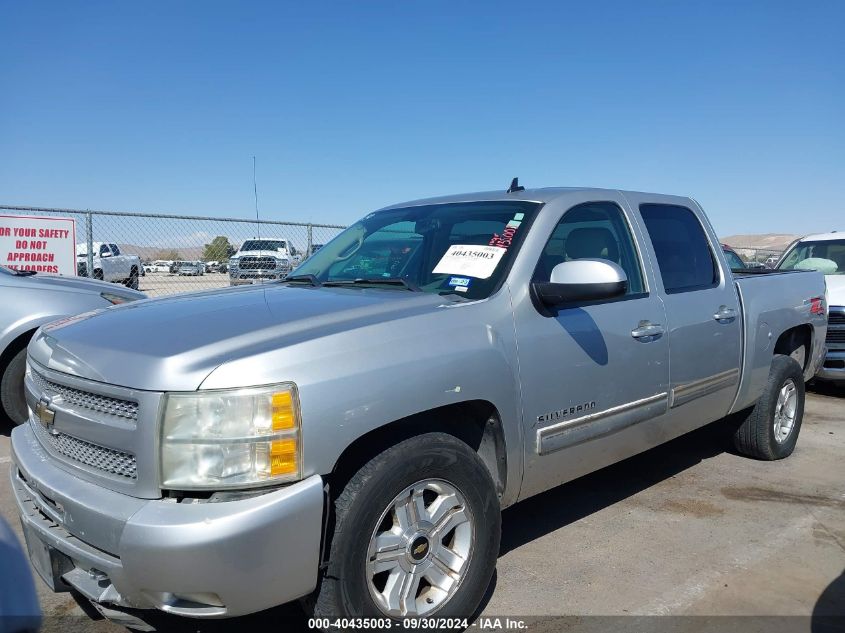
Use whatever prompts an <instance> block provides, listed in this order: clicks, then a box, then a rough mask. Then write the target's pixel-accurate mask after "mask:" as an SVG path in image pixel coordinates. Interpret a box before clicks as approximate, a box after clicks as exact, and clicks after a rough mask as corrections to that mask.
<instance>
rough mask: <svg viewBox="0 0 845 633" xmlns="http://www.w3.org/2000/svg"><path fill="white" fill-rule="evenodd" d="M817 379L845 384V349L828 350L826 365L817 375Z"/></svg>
mask: <svg viewBox="0 0 845 633" xmlns="http://www.w3.org/2000/svg"><path fill="white" fill-rule="evenodd" d="M816 378H821V379H822V380H835V381H837V382H840V381H842V382H845V349H838V350H834V349H829V350H827V354H826V355H825V357H824V363H823V364H822V367H821V369H819V371H818V373H817V374H816Z"/></svg>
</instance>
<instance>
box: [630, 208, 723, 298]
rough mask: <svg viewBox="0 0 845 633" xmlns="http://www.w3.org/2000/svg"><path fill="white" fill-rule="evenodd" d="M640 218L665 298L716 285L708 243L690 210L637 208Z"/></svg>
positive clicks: (715, 269)
mask: <svg viewBox="0 0 845 633" xmlns="http://www.w3.org/2000/svg"><path fill="white" fill-rule="evenodd" d="M640 214H641V215H642V218H643V222H644V223H645V227H646V231H647V232H648V235H649V238H650V239H651V244H652V246H653V247H654V253H655V255H656V256H657V265H658V268H659V269H660V277H661V278H662V279H663V288H664V290H665V291H666V292H667V293H668V294H672V293H678V292H690V291H693V290H703V289H705V288H713V287H715V286H717V285H718V283H719V270H718V268H717V267H716V260H715V258H714V257H713V251H712V250H711V249H710V241H709V240H708V239H707V234H706V233H705V232H704V228H703V227H702V226H701V222H699V221H698V218H697V217H696V216H695V214H694V213H693V212H692V211H691V210H690V209H688V208H686V207H682V206H679V205H671V204H641V205H640Z"/></svg>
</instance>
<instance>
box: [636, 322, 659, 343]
mask: <svg viewBox="0 0 845 633" xmlns="http://www.w3.org/2000/svg"><path fill="white" fill-rule="evenodd" d="M664 332H665V330H664V329H663V326H662V325H660V324H659V323H652V322H651V321H640V324H639V325H638V326H637V327H636V328H634V329H633V330H631V336H633V337H634V338H636V339H640V338H648V339H654V338H657V337H658V336H662V335H663V333H664Z"/></svg>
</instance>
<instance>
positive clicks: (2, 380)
mask: <svg viewBox="0 0 845 633" xmlns="http://www.w3.org/2000/svg"><path fill="white" fill-rule="evenodd" d="M25 371H26V347H24V348H23V349H22V350H20V351H19V352H18V353H17V354H15V355H14V356H12V360H11V361H10V362H9V364H8V365H6V366H5V367H2V368H0V372H2V376H0V404H2V407H3V413H5V414H6V416H7V417H8V418H9V419H10V420H12V422H14V423H15V424H23V423H24V422H26V418H27V411H26V397H25V396H24V392H23V376H24V372H25Z"/></svg>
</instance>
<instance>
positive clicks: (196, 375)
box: [29, 285, 454, 391]
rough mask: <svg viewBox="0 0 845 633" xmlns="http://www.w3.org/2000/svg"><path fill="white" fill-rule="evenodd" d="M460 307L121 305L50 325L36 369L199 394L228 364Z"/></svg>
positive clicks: (370, 301) (37, 347)
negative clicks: (217, 370) (341, 333)
mask: <svg viewBox="0 0 845 633" xmlns="http://www.w3.org/2000/svg"><path fill="white" fill-rule="evenodd" d="M453 300H454V299H451V298H449V297H441V296H439V295H436V294H429V293H414V292H407V291H403V290H398V289H364V288H355V289H350V288H312V287H303V286H287V285H277V286H271V287H267V286H258V287H248V288H238V289H234V288H233V289H223V290H217V291H211V292H207V293H197V294H191V295H183V296H179V297H166V298H162V299H154V300H149V301H142V302H138V303H130V304H124V305H121V306H118V307H115V308H110V309H108V310H103V311H98V312H94V313H88V314H84V315H80V316H79V317H72V318H70V319H66V320H64V321H58V322H57V323H54V324H50V325H49V326H45V327H44V328H42V330H40V333H39V335H38V336H36V337H35V338H34V339H33V341H32V343H30V346H29V354H30V357H31V358H32V359H33V360H35V361H36V362H38V363H40V364H42V365H44V366H45V367H49V368H50V369H54V370H56V371H61V372H65V373H68V374H72V375H75V376H79V377H81V378H87V379H90V380H96V381H99V382H104V383H108V384H113V385H119V386H123V387H129V388H132V389H144V390H153V391H192V390H195V389H197V388H199V386H200V385H201V384H202V382H203V380H204V379H205V378H206V377H207V376H208V375H209V374H210V373H211V372H212V371H213V370H214V369H215V368H217V367H219V366H220V365H222V364H223V363H226V362H227V361H231V360H236V359H244V358H249V357H251V356H255V355H257V354H261V353H263V352H266V351H269V350H274V349H281V348H285V347H287V346H290V345H295V344H297V343H300V342H303V341H305V340H312V339H315V338H318V337H323V336H330V335H332V334H335V333H337V332H339V331H351V330H355V329H357V328H362V327H366V326H368V325H371V324H373V323H377V322H384V321H388V320H392V319H402V318H407V317H411V316H414V315H417V314H425V313H430V312H432V311H434V310H437V309H438V307H439V306H443V305H444V304H448V303H451V302H452V301H453Z"/></svg>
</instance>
